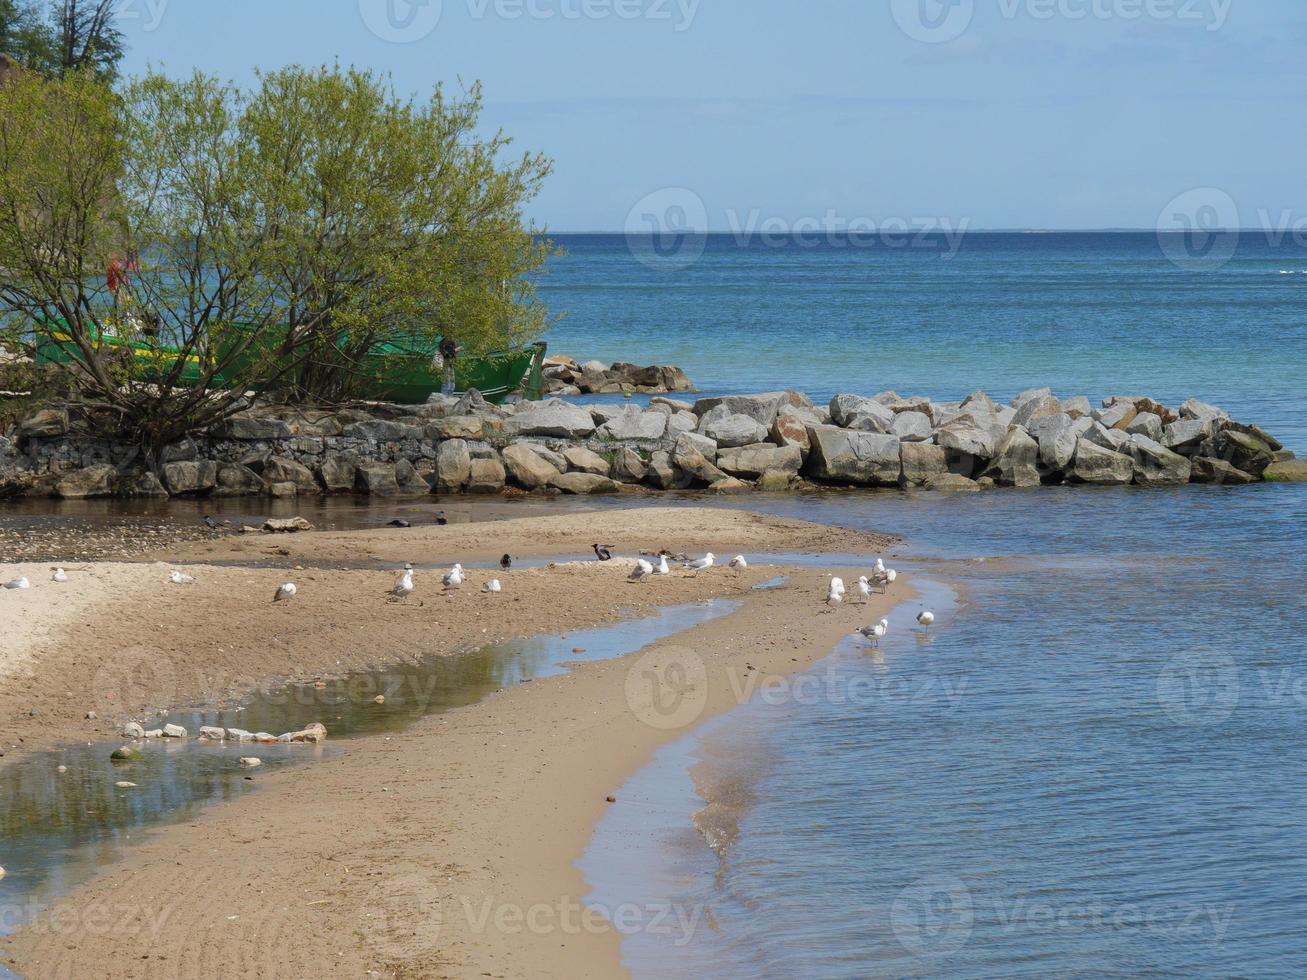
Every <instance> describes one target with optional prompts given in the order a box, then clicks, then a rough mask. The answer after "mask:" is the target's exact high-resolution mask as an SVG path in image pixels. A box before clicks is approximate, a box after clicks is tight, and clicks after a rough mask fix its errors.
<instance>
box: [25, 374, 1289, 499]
mask: <svg viewBox="0 0 1307 980" xmlns="http://www.w3.org/2000/svg"><path fill="white" fill-rule="evenodd" d="M582 373H584V372H582ZM596 380H597V376H596ZM135 458H136V456H135V453H134V452H133V450H132V449H131V448H130V447H128V446H122V445H115V444H112V443H109V442H106V441H104V440H100V439H96V438H93V437H92V436H90V435H88V434H87V433H86V431H85V429H84V426H82V425H81V424H80V423H79V422H78V420H77V418H76V415H75V412H73V411H72V410H70V409H69V408H68V407H67V406H54V407H50V408H47V409H44V410H42V411H40V412H37V413H36V414H34V415H33V416H31V417H29V418H27V419H24V420H23V421H21V422H20V423H18V424H17V425H14V426H12V427H11V428H10V429H9V430H8V431H7V432H5V433H3V434H0V497H3V496H17V495H33V496H51V497H62V498H78V499H80V498H88V497H110V496H147V497H165V496H198V495H216V496H244V495H271V496H274V497H293V496H296V495H302V494H352V493H358V494H368V495H374V496H395V495H416V494H428V493H432V492H435V493H441V494H451V493H471V494H496V493H505V492H507V493H514V492H535V493H567V494H602V493H618V492H623V491H630V490H634V489H636V488H643V489H646V490H654V491H656V490H687V489H701V490H711V491H715V492H720V493H729V492H743V491H747V490H751V489H755V488H756V489H760V490H768V491H780V490H789V489H796V488H802V487H805V486H811V485H832V486H856V487H895V488H924V489H927V490H941V491H971V490H980V489H987V488H990V487H1028V486H1038V485H1048V484H1062V483H1067V484H1079V485H1098V486H1103V485H1116V486H1124V485H1129V484H1135V485H1139V486H1178V485H1183V484H1188V483H1220V484H1236V485H1238V484H1249V483H1257V482H1261V481H1264V480H1300V479H1303V478H1304V472H1303V471H1304V468H1305V467H1304V464H1303V463H1302V462H1301V461H1297V460H1295V459H1294V456H1293V453H1292V452H1289V451H1287V450H1285V449H1284V447H1283V446H1282V445H1281V444H1280V443H1279V442H1278V441H1277V440H1276V439H1275V438H1274V437H1273V436H1271V435H1270V434H1269V433H1267V432H1265V431H1263V430H1262V429H1260V428H1259V427H1257V426H1256V425H1250V424H1246V423H1243V422H1239V421H1237V420H1235V419H1233V418H1231V417H1230V415H1229V414H1228V413H1227V412H1225V411H1223V410H1222V409H1220V408H1217V407H1215V406H1212V405H1207V404H1204V403H1203V402H1200V401H1197V400H1190V401H1187V402H1185V403H1184V404H1182V405H1181V406H1179V408H1178V409H1172V408H1170V407H1168V406H1165V405H1163V404H1161V403H1159V402H1156V401H1154V400H1152V399H1149V398H1146V397H1140V396H1116V397H1111V398H1107V399H1105V400H1104V401H1103V402H1102V403H1101V404H1100V405H1099V406H1098V407H1094V406H1093V405H1092V404H1091V403H1090V401H1089V399H1088V398H1086V397H1084V396H1077V397H1074V398H1068V399H1065V400H1060V399H1059V398H1057V397H1056V396H1054V395H1053V393H1052V392H1051V391H1049V390H1048V389H1033V390H1030V391H1026V392H1023V393H1022V394H1020V395H1018V396H1017V397H1016V398H1014V399H1012V400H1011V401H1010V402H1009V403H1007V404H999V403H997V402H995V401H994V400H992V399H991V398H989V397H988V396H987V395H986V394H984V393H983V392H976V393H974V394H972V395H969V396H968V397H967V398H965V399H963V400H962V401H960V402H932V401H930V400H928V399H925V398H902V397H900V396H898V395H897V394H895V393H894V392H883V393H881V394H879V395H875V396H872V397H864V396H861V395H852V394H842V395H837V396H835V398H833V399H832V400H831V401H830V403H829V405H820V406H819V405H814V404H813V402H812V401H811V399H809V398H808V397H807V396H806V395H804V394H803V393H801V392H797V391H781V392H767V393H762V394H755V395H730V396H725V397H712V398H700V399H699V400H698V401H695V402H693V403H691V402H685V401H678V400H675V399H673V398H669V397H654V398H653V399H651V402H650V405H649V407H648V408H643V407H641V406H639V405H635V404H630V403H627V404H596V405H584V406H581V405H574V404H571V403H569V402H567V401H564V400H561V399H549V400H546V401H540V402H525V401H519V402H515V403H511V404H508V405H503V406H498V405H491V404H488V403H487V402H486V401H485V400H484V399H482V398H481V396H480V395H479V394H478V393H477V392H469V393H468V394H467V395H465V396H463V397H462V398H459V399H455V398H452V397H448V396H440V395H437V396H433V397H432V399H431V401H430V402H429V403H428V404H426V405H422V406H396V405H368V406H365V407H359V408H350V409H344V410H337V411H326V410H321V411H315V410H312V409H305V408H302V407H287V406H276V405H268V406H260V407H257V408H256V409H254V410H252V411H250V412H247V413H245V414H242V415H239V416H236V417H233V418H231V419H229V420H227V421H226V422H224V423H223V424H222V425H220V426H218V427H215V428H214V429H212V430H210V431H208V432H206V433H201V434H198V435H196V436H194V437H191V438H187V439H185V440H183V441H181V442H179V443H177V444H175V445H173V446H171V447H169V448H168V450H167V452H166V453H165V457H164V461H163V464H162V466H161V468H160V471H159V472H158V473H155V472H151V471H149V470H145V469H143V468H142V467H141V466H140V465H139V463H136V462H135V461H134V460H135Z"/></svg>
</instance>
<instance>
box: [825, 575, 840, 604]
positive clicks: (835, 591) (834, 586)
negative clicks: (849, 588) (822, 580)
mask: <svg viewBox="0 0 1307 980" xmlns="http://www.w3.org/2000/svg"><path fill="white" fill-rule="evenodd" d="M843 601H844V580H843V579H841V578H838V577H833V578H831V580H830V591H829V592H827V593H826V608H827V609H836V608H838V607H839V605H840V603H841V602H843Z"/></svg>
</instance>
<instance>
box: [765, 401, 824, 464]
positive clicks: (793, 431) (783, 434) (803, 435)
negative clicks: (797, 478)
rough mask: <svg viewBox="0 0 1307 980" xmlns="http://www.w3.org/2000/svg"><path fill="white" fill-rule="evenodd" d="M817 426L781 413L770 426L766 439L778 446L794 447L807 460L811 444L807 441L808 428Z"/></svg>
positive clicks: (814, 422)
mask: <svg viewBox="0 0 1307 980" xmlns="http://www.w3.org/2000/svg"><path fill="white" fill-rule="evenodd" d="M815 424H818V423H817V422H816V421H815V420H813V421H805V420H804V419H803V418H802V417H801V416H798V415H792V414H789V413H787V412H781V414H779V415H777V416H776V421H774V422H773V423H772V424H771V429H770V430H769V431H768V433H767V435H768V438H769V439H770V440H771V441H772V442H774V443H775V444H776V445H778V446H794V447H796V448H797V449H798V450H799V452H800V453H801V454H802V455H803V456H804V458H805V459H806V458H807V455H808V450H809V449H811V448H812V443H811V442H810V441H809V439H808V426H809V425H815Z"/></svg>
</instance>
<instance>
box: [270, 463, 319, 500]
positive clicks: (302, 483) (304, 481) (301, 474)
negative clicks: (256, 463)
mask: <svg viewBox="0 0 1307 980" xmlns="http://www.w3.org/2000/svg"><path fill="white" fill-rule="evenodd" d="M260 475H261V476H262V477H263V482H264V483H267V484H268V485H269V486H271V485H272V484H274V483H293V484H295V489H296V490H297V491H299V492H300V493H315V492H316V491H317V489H318V481H317V480H315V479H314V478H313V471H312V470H310V469H309V468H308V467H307V466H305V465H304V464H303V463H297V462H295V460H293V459H287V458H286V457H284V456H272V457H270V458H269V459H268V460H267V461H266V462H264V464H263V468H262V471H261V473H260Z"/></svg>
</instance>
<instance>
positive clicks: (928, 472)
mask: <svg viewBox="0 0 1307 980" xmlns="http://www.w3.org/2000/svg"><path fill="white" fill-rule="evenodd" d="M899 462H900V464H901V473H900V475H899V482H900V483H901V485H903V486H905V487H920V486H924V485H925V484H926V483H927V482H929V481H930V480H932V479H934V478H936V477H940V476H943V475H944V474H945V473H947V472H948V453H947V451H945V449H944V447H943V446H937V445H935V444H934V443H932V442H901V443H899Z"/></svg>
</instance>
